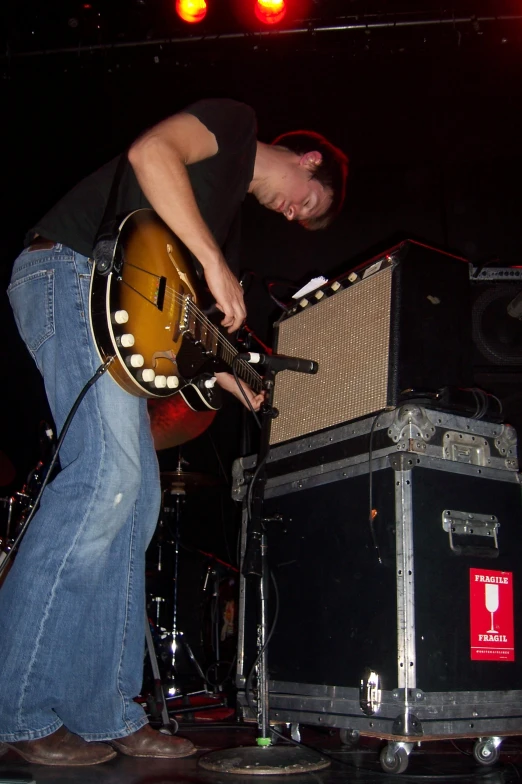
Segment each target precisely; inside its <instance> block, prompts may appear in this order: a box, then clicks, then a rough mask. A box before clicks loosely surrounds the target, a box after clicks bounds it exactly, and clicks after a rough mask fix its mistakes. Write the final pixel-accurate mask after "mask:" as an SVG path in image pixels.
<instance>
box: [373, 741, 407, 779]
mask: <svg viewBox="0 0 522 784" xmlns="http://www.w3.org/2000/svg"><path fill="white" fill-rule="evenodd" d="M379 759H380V761H381V768H382V769H383V771H384V772H385V773H395V774H397V773H404V771H405V770H406V768H407V767H408V762H409V759H408V752H407V751H406V749H403V748H402V746H399V748H398V749H395V752H394V753H393V756H391V755H390V749H389V747H388V746H385V747H384V748H383V750H382V751H381V755H380V758H379Z"/></svg>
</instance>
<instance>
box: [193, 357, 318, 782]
mask: <svg viewBox="0 0 522 784" xmlns="http://www.w3.org/2000/svg"><path fill="white" fill-rule="evenodd" d="M274 378H275V371H274V370H270V371H269V372H268V373H267V375H266V376H265V378H264V388H265V391H266V400H265V403H264V405H263V406H262V409H261V415H262V425H261V437H260V444H259V452H258V455H257V463H256V470H255V473H254V476H253V478H252V486H251V487H250V488H248V491H247V501H246V504H247V512H248V514H249V518H248V524H247V535H246V548H245V554H244V558H243V564H242V573H243V575H244V576H245V577H248V576H253V577H255V578H257V581H258V582H257V595H258V606H259V623H258V629H257V658H256V661H255V666H256V674H257V699H256V707H255V710H256V714H257V715H256V719H257V725H258V736H257V739H256V744H257V745H256V746H242V747H240V748H235V749H224V750H220V751H215V752H212V753H210V754H205V755H204V756H203V757H201V758H200V759H199V761H198V764H199V765H200V766H201V767H202V768H205V770H212V771H215V772H219V773H236V774H240V775H248V774H252V775H278V774H289V773H307V772H311V771H316V770H322V769H323V768H327V767H328V766H329V765H330V762H329V760H327V759H326V758H325V757H323V756H321V755H320V754H319V753H318V752H315V751H312V750H311V749H308V748H306V747H305V746H298V745H294V746H274V745H272V737H271V732H270V724H269V683H268V679H269V671H268V660H267V646H268V640H269V637H268V635H269V626H268V589H269V582H270V572H269V568H268V558H267V555H268V538H267V535H266V526H265V524H266V523H267V522H269V518H265V517H264V516H263V503H264V491H265V484H266V469H265V464H266V460H267V458H268V454H269V451H270V425H271V422H272V419H273V418H274V417H275V416H277V415H278V412H277V411H276V409H274V408H273V407H272V399H273V390H274ZM247 689H248V683H247ZM247 698H248V694H247Z"/></svg>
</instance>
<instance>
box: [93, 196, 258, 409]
mask: <svg viewBox="0 0 522 784" xmlns="http://www.w3.org/2000/svg"><path fill="white" fill-rule="evenodd" d="M111 262H112V263H111V266H110V271H109V272H108V274H106V275H103V274H100V273H99V272H98V271H97V269H96V266H95V267H94V270H93V273H92V278H91V288H90V320H91V328H92V333H93V336H94V341H95V343H96V347H97V349H98V353H99V355H100V357H101V359H102V361H103V362H105V361H106V360H107V359H108V358H109V357H111V356H114V357H115V361H113V362H112V364H111V365H110V366H109V373H110V374H111V376H112V377H113V379H114V380H115V381H116V382H117V383H118V384H119V385H120V386H121V387H122V388H123V389H125V390H127V392H130V393H131V394H133V395H137V396H139V397H147V398H164V397H169V396H170V395H174V394H176V393H179V394H180V395H182V397H183V399H184V401H185V402H186V403H187V405H188V406H189V407H190V408H192V409H193V410H194V411H205V410H209V409H212V410H216V409H217V408H219V406H220V405H221V400H220V398H221V389H220V387H218V386H217V385H215V379H214V378H213V373H214V372H215V371H216V370H224V369H227V370H228V369H231V368H232V365H234V369H235V370H236V372H237V375H238V376H239V378H241V379H242V380H243V381H245V382H246V383H247V384H249V386H250V387H251V388H252V389H253V390H254V392H256V393H257V392H260V391H261V388H262V379H261V376H260V375H259V374H258V373H257V372H256V371H255V370H254V369H253V368H252V367H251V366H250V365H249V364H248V362H245V361H244V360H236V357H237V354H238V352H237V350H236V349H235V348H234V346H232V344H231V343H230V342H229V341H228V340H227V338H226V337H225V336H224V335H223V333H222V332H221V331H220V328H219V327H218V326H216V325H215V324H213V323H212V321H210V319H209V318H208V317H207V316H206V315H205V314H204V313H203V311H202V310H200V308H199V307H198V303H199V301H200V298H199V297H198V294H197V283H196V276H195V275H194V273H193V271H192V266H191V263H190V261H189V255H188V252H187V250H186V248H185V246H184V245H183V243H181V241H180V240H179V239H178V238H177V237H176V236H175V234H174V233H173V232H172V231H171V230H170V229H169V228H168V226H167V225H166V224H165V223H164V222H163V221H162V220H161V218H160V217H159V216H158V215H157V214H156V213H155V212H154V210H151V209H141V210H136V211H135V212H131V213H130V214H129V215H127V217H126V218H125V219H124V220H123V221H122V222H121V224H120V225H119V228H118V232H117V236H116V237H115V242H114V249H113V252H112V259H111ZM234 360H236V361H235V362H234Z"/></svg>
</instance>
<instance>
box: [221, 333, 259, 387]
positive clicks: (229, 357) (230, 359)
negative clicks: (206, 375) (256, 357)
mask: <svg viewBox="0 0 522 784" xmlns="http://www.w3.org/2000/svg"><path fill="white" fill-rule="evenodd" d="M238 353H239V352H238V351H237V350H236V349H235V348H234V347H233V346H232V344H231V343H229V341H228V340H227V339H226V338H224V337H222V338H221V340H220V341H219V344H218V359H220V360H222V361H223V362H224V363H225V364H226V365H228V367H230V368H231V369H233V370H235V371H236V373H237V375H238V376H239V378H240V379H241V380H242V381H245V382H246V383H247V384H248V386H249V387H250V388H251V389H252V390H253V391H254V392H255V393H256V395H257V394H258V393H259V392H261V390H262V389H263V379H262V378H261V376H260V375H259V373H258V372H257V371H256V370H254V368H253V367H252V366H251V365H250V364H249V363H248V362H246V361H245V360H244V359H239V360H238V359H237V355H238Z"/></svg>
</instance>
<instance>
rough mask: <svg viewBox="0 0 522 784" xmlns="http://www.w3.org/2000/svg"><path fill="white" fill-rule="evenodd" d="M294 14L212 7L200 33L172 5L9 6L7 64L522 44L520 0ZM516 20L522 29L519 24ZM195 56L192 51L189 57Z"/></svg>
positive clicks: (37, 0) (245, 6)
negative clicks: (214, 52)
mask: <svg viewBox="0 0 522 784" xmlns="http://www.w3.org/2000/svg"><path fill="white" fill-rule="evenodd" d="M286 2H287V5H288V13H287V16H286V18H285V19H284V21H283V22H282V23H281V24H280V25H278V26H277V27H275V28H267V27H263V26H262V25H261V24H260V23H259V22H258V21H257V20H256V19H255V16H254V13H253V8H254V0H207V7H208V12H207V16H206V18H205V20H204V21H203V22H202V23H201V24H198V25H190V24H187V23H184V22H182V21H181V20H180V19H179V18H178V16H177V15H176V13H175V10H174V0H111V2H110V3H109V2H103V1H102V0H88V1H87V0H25V1H24V2H20V1H19V0H7V1H6V2H4V8H3V11H4V15H5V26H4V30H5V46H4V52H5V56H4V62H12V61H13V60H16V59H17V58H20V57H27V56H30V55H33V56H34V55H36V54H44V53H45V54H51V53H55V54H67V53H73V54H75V55H77V54H78V53H81V52H89V53H90V54H92V53H94V52H96V51H107V50H113V49H115V48H121V49H126V50H132V49H136V48H138V47H144V46H146V47H151V48H152V49H154V48H157V47H163V48H164V47H168V46H169V45H175V44H177V45H180V44H186V45H189V44H190V45H192V46H195V47H197V46H199V47H200V48H205V47H209V46H211V45H214V46H215V45H216V43H219V44H220V45H221V47H222V45H223V44H224V43H225V42H228V44H229V45H230V46H233V45H234V42H236V44H237V42H238V41H243V42H246V43H247V45H248V46H251V47H257V46H260V45H262V46H265V45H270V44H271V43H273V42H275V41H277V40H280V39H286V40H288V39H289V38H292V39H294V40H295V42H296V43H297V44H298V45H299V46H305V47H313V48H314V49H315V48H317V47H321V46H325V47H327V48H332V47H333V48H341V49H342V50H343V51H345V50H346V49H347V48H350V47H353V48H354V49H355V50H356V51H359V50H360V51H363V52H367V51H369V50H371V49H372V48H373V49H376V48H379V47H384V48H385V49H393V48H396V49H398V50H400V49H404V48H411V47H426V46H430V45H434V44H435V45H438V46H440V44H441V43H442V44H444V45H454V46H466V45H480V44H482V43H483V42H484V41H489V42H494V43H497V44H499V45H506V44H509V43H510V42H511V43H513V42H515V41H517V42H518V40H519V37H520V29H519V25H520V23H521V22H522V4H521V3H520V2H519V0H454V2H452V3H451V4H449V5H443V4H441V3H437V2H436V0H432V1H431V2H426V0H286ZM517 22H518V23H519V24H517ZM192 54H193V53H192Z"/></svg>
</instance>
